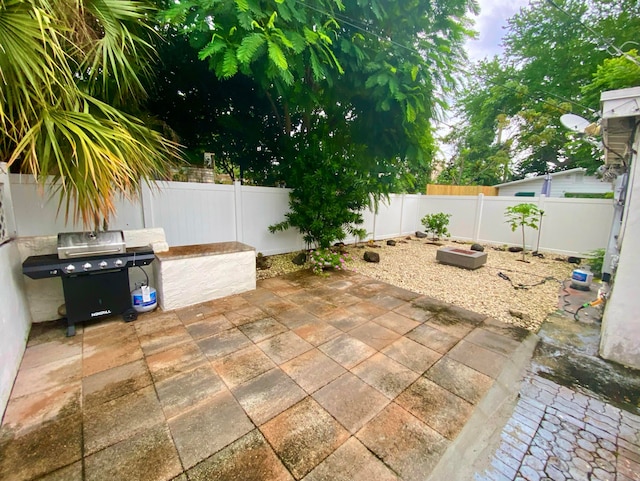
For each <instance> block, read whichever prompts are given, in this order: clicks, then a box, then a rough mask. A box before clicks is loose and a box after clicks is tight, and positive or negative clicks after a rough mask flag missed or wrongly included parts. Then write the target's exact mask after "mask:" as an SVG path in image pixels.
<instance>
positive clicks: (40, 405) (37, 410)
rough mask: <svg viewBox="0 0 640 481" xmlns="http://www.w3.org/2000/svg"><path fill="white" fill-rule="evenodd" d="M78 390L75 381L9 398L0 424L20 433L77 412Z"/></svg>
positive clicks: (78, 404) (79, 393)
mask: <svg viewBox="0 0 640 481" xmlns="http://www.w3.org/2000/svg"><path fill="white" fill-rule="evenodd" d="M81 392H82V385H81V382H80V381H75V382H71V383H69V384H65V385H62V386H56V387H52V388H51V389H48V390H47V391H39V392H37V393H34V394H27V395H26V396H22V397H18V398H11V399H10V400H9V403H8V404H7V408H6V411H5V413H4V418H3V419H2V423H3V426H5V427H6V428H7V429H9V428H10V429H11V430H12V433H13V434H15V435H18V436H20V435H22V434H23V433H24V432H28V431H29V430H31V429H34V428H38V427H40V426H41V425H42V424H43V423H47V422H50V421H53V420H55V419H57V418H59V417H67V416H71V415H81V414H82V400H81Z"/></svg>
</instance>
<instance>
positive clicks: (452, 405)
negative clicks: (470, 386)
mask: <svg viewBox="0 0 640 481" xmlns="http://www.w3.org/2000/svg"><path fill="white" fill-rule="evenodd" d="M396 402H397V403H398V404H399V405H400V406H401V407H403V408H404V409H406V410H407V411H409V412H410V413H411V414H413V415H414V416H416V417H417V418H418V419H420V420H421V421H423V422H424V423H426V424H427V425H429V426H430V427H432V428H433V429H435V430H436V431H438V433H440V434H441V435H442V436H444V437H446V438H447V439H454V438H455V437H456V435H457V434H458V433H459V432H460V430H461V429H462V427H463V426H464V424H465V423H466V422H467V419H469V417H470V416H471V413H472V412H473V406H472V405H471V404H470V403H468V402H467V401H465V400H464V399H462V398H460V397H458V396H456V395H455V394H452V393H450V392H449V391H447V390H446V389H444V388H442V387H440V386H438V385H437V384H436V383H434V382H433V381H430V380H429V379H426V378H424V377H421V378H420V379H418V380H417V381H416V382H414V383H413V384H412V385H411V386H409V388H408V389H407V390H406V391H404V392H403V393H402V394H401V395H400V396H398V398H397V399H396Z"/></svg>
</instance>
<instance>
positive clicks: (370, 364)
mask: <svg viewBox="0 0 640 481" xmlns="http://www.w3.org/2000/svg"><path fill="white" fill-rule="evenodd" d="M352 372H353V373H354V374H355V375H356V376H358V377H359V378H360V379H362V380H363V381H364V382H366V383H367V384H369V385H370V386H372V387H374V388H376V389H377V390H378V391H380V392H381V393H382V394H384V395H385V396H386V397H388V398H389V399H394V398H395V397H396V396H397V395H398V394H400V393H401V392H402V391H404V390H405V389H406V388H407V386H409V385H410V384H411V383H412V382H414V381H415V380H416V379H418V378H419V377H420V374H418V373H417V372H414V371H412V370H411V369H409V368H408V367H405V366H403V365H402V364H399V363H397V362H396V361H394V360H393V359H391V358H389V357H387V356H385V355H384V354H382V353H378V354H375V355H373V356H371V357H370V358H369V359H367V360H365V361H363V362H362V363H360V364H358V365H357V366H356V367H354V368H353V369H352Z"/></svg>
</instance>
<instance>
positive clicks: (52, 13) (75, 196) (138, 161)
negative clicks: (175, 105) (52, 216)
mask: <svg viewBox="0 0 640 481" xmlns="http://www.w3.org/2000/svg"><path fill="white" fill-rule="evenodd" d="M151 13H152V9H151V8H150V7H149V6H148V5H146V4H143V3H141V2H139V1H136V0H108V1H95V0H79V1H77V2H66V1H62V0H53V1H44V0H27V1H19V0H0V47H1V48H0V78H1V79H2V88H1V89H0V125H2V129H3V134H4V135H2V137H1V138H0V160H3V161H6V162H8V163H9V165H11V166H12V169H14V170H15V169H17V170H20V171H22V172H29V173H31V174H33V175H34V176H36V177H37V178H38V179H39V180H40V181H41V182H42V183H45V182H46V180H47V176H49V175H52V176H53V177H54V178H55V179H56V180H60V186H61V187H60V190H59V193H60V203H61V205H62V204H64V205H65V206H66V208H65V211H66V214H67V216H68V215H69V214H73V215H74V218H76V219H77V218H81V219H82V220H83V222H84V224H85V225H93V226H96V227H97V226H98V225H99V224H100V221H101V220H106V219H108V218H109V216H110V215H111V214H112V213H113V211H114V198H115V196H116V195H117V193H124V194H125V195H127V196H135V195H136V194H137V192H138V187H139V185H140V182H141V179H149V178H153V177H155V176H158V175H162V174H163V173H164V172H165V171H166V170H167V168H168V166H169V165H170V163H171V162H172V161H173V160H175V159H176V158H177V156H178V149H177V145H176V144H174V143H173V142H171V141H169V140H167V139H165V138H164V137H162V135H160V134H159V133H158V132H156V131H155V130H152V129H151V128H149V127H148V126H147V119H145V121H144V122H143V121H142V120H140V118H139V117H136V116H135V115H132V114H136V113H139V112H137V110H136V107H137V106H138V105H139V104H140V102H141V101H142V100H144V98H145V95H146V92H145V88H144V85H145V83H146V80H147V79H148V77H149V75H150V73H151V61H152V60H153V57H154V50H153V47H152V44H151V39H152V37H153V36H154V33H153V30H152V29H151V27H149V26H148V24H147V22H146V20H147V18H148V15H149V14H151Z"/></svg>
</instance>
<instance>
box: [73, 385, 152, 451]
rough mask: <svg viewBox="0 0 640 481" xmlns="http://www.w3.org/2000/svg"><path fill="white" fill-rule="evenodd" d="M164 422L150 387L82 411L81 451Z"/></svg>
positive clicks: (91, 449)
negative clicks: (82, 442) (82, 448)
mask: <svg viewBox="0 0 640 481" xmlns="http://www.w3.org/2000/svg"><path fill="white" fill-rule="evenodd" d="M161 422H164V415H163V413H162V408H161V407H160V402H159V401H158V398H157V397H156V392H155V389H154V388H153V387H152V386H149V387H146V388H143V389H140V390H138V391H135V392H133V393H131V394H127V395H125V396H121V397H119V398H116V399H113V400H112V401H109V402H106V403H103V404H100V405H98V406H95V407H94V408H92V409H85V410H84V419H83V426H84V430H83V431H84V434H83V437H84V452H85V454H92V453H95V452H96V451H99V450H101V449H104V448H106V447H107V446H111V445H112V444H115V443H117V442H120V441H122V440H124V439H126V438H128V437H130V436H133V435H134V434H137V433H139V432H141V431H143V430H145V429H149V428H150V427H152V426H155V425H156V424H159V423H161Z"/></svg>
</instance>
